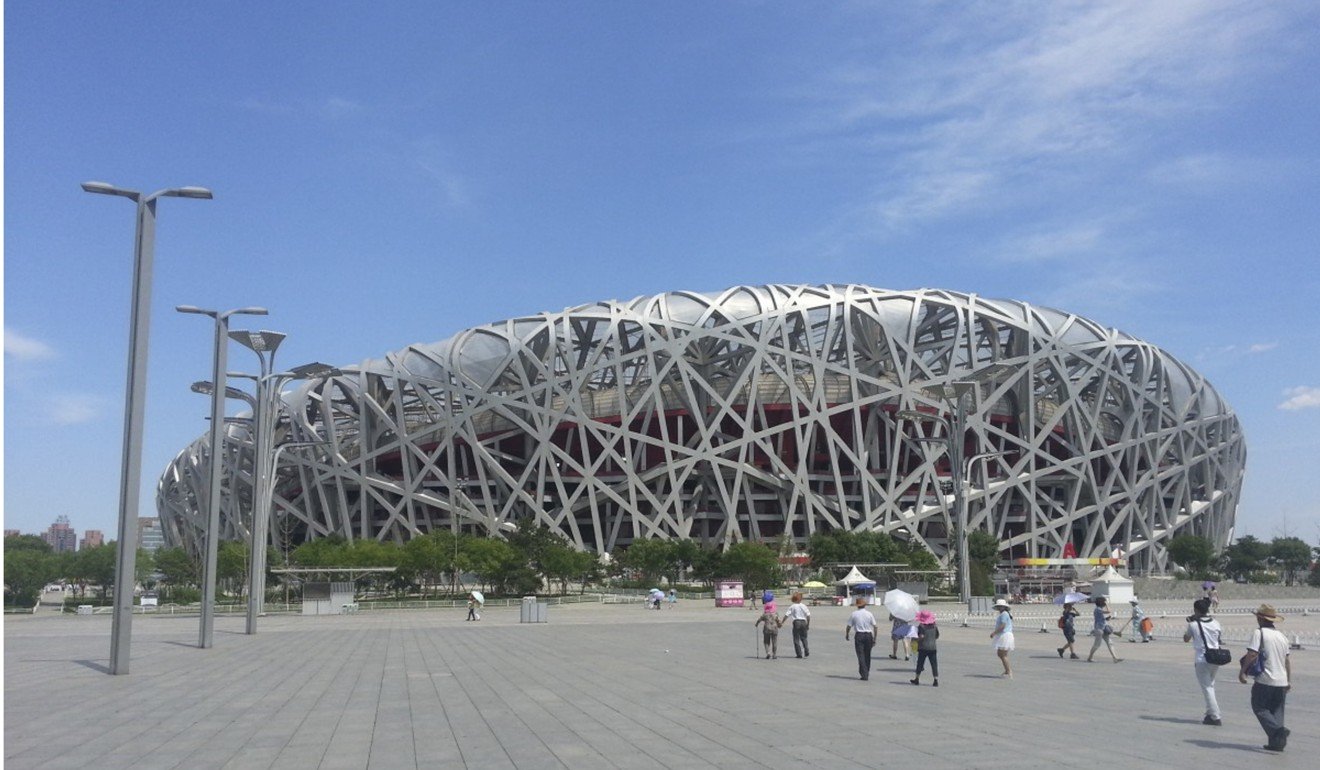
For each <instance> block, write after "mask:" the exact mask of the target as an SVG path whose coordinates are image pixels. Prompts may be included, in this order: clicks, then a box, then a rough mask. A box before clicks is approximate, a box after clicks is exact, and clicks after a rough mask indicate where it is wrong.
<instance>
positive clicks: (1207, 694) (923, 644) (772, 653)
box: [756, 591, 1292, 752]
mask: <svg viewBox="0 0 1320 770" xmlns="http://www.w3.org/2000/svg"><path fill="white" fill-rule="evenodd" d="M1207 593H1208V592H1207ZM762 600H763V605H764V610H763V612H762V613H761V615H760V617H758V618H757V620H756V624H757V625H760V626H762V627H763V628H762V642H763V644H764V646H765V656H766V658H767V659H771V658H777V657H778V637H779V628H780V627H781V626H783V625H784V623H786V622H789V621H791V622H792V624H793V650H794V652H795V653H796V654H797V657H799V658H804V657H809V656H810V655H811V653H810V651H809V649H808V647H807V630H808V629H809V628H810V626H811V610H810V609H808V608H807V606H806V605H804V604H803V603H802V593H801V592H797V593H794V594H793V596H792V604H790V605H789V607H788V610H787V611H786V612H785V613H784V615H783V617H779V616H777V615H776V613H775V603H774V597H773V595H771V594H770V592H769V591H767V592H766V594H765V596H763V597H762ZM1093 604H1094V605H1095V607H1094V609H1093V611H1092V624H1091V635H1092V637H1094V641H1093V642H1092V643H1091V652H1090V654H1089V655H1088V656H1087V658H1086V661H1087V662H1088V663H1090V662H1092V661H1093V659H1094V658H1095V653H1096V652H1097V651H1098V650H1099V649H1100V646H1101V645H1104V646H1105V648H1106V650H1108V652H1109V656H1110V658H1111V659H1112V660H1113V661H1114V662H1115V663H1121V662H1122V660H1123V659H1122V658H1120V657H1118V656H1117V655H1115V654H1114V648H1113V645H1112V644H1111V643H1110V637H1111V636H1114V635H1115V631H1114V630H1113V627H1112V626H1111V625H1110V621H1111V620H1112V618H1113V613H1112V611H1111V610H1110V609H1109V606H1108V604H1109V603H1108V600H1107V599H1106V598H1105V597H1103V596H1101V597H1096V598H1095V599H1094V600H1093ZM866 605H867V600H866V598H865V597H858V598H857V600H856V609H854V610H853V612H852V614H851V615H849V616H848V623H847V625H845V626H844V629H843V638H844V641H851V642H852V643H853V651H854V652H855V653H856V655H857V674H858V677H859V678H860V679H861V680H862V681H867V680H868V679H870V678H871V653H872V651H873V650H874V648H875V637H876V619H875V616H874V615H872V614H871V612H870V611H869V610H867V608H866ZM1132 606H1133V608H1134V611H1133V620H1134V621H1136V623H1134V626H1135V628H1136V629H1137V631H1136V633H1138V634H1140V635H1141V636H1142V637H1143V641H1149V639H1148V638H1146V637H1148V636H1149V635H1150V634H1151V628H1150V627H1149V625H1147V626H1146V627H1145V628H1142V626H1141V621H1142V620H1147V621H1149V618H1146V616H1145V614H1144V613H1141V614H1138V613H1140V603H1139V602H1138V601H1137V600H1136V599H1134V600H1133V601H1132ZM1212 606H1213V601H1212V599H1211V598H1210V597H1209V596H1204V597H1202V598H1200V599H1197V600H1196V602H1194V603H1193V605H1192V614H1191V615H1189V616H1188V617H1187V629H1186V632H1185V633H1184V634H1183V641H1184V642H1191V643H1192V646H1193V650H1194V657H1193V663H1194V666H1195V670H1196V680H1197V683H1198V684H1199V685H1200V687H1201V693H1202V695H1203V696H1204V698H1205V717H1204V718H1203V719H1202V724H1206V725H1212V726H1216V727H1218V726H1220V725H1222V724H1223V716H1222V714H1221V713H1220V710H1219V702H1218V700H1217V699H1216V696H1215V676H1216V674H1217V672H1218V669H1219V666H1222V665H1225V664H1227V663H1229V662H1231V657H1230V656H1229V654H1228V652H1227V650H1224V649H1223V647H1222V644H1221V640H1222V635H1223V629H1222V628H1221V627H1220V625H1219V621H1217V620H1215V619H1214V618H1213V617H1212V616H1211V614H1210V611H1211V607H1212ZM993 607H994V609H995V611H996V612H997V613H998V614H997V615H996V616H995V627H994V631H992V632H991V633H990V639H991V642H992V645H993V647H994V650H995V653H996V655H997V656H998V658H999V661H1000V663H1001V665H1002V666H1003V674H1002V676H1003V677H1004V678H1006V679H1011V678H1012V677H1013V668H1012V666H1011V664H1010V663H1009V653H1011V652H1012V651H1013V648H1014V647H1015V640H1014V637H1013V612H1012V607H1011V606H1010V605H1009V603H1008V601H1007V600H1006V599H997V600H996V601H995V603H994V605H993ZM1080 614H1081V613H1080V612H1078V611H1077V609H1076V608H1075V606H1074V603H1072V602H1069V603H1066V604H1064V605H1063V615H1062V616H1061V617H1060V618H1059V627H1060V628H1061V629H1062V630H1063V636H1064V640H1065V643H1064V645H1063V646H1062V647H1059V648H1056V650H1055V651H1056V652H1057V653H1058V654H1059V657H1060V658H1062V657H1063V655H1064V653H1065V652H1067V653H1068V655H1069V657H1070V658H1071V659H1072V660H1077V659H1078V657H1079V656H1078V655H1077V651H1076V649H1074V647H1073V644H1074V642H1075V641H1076V637H1077V630H1076V625H1075V619H1076V618H1077V617H1079V616H1080ZM1254 615H1255V618H1256V623H1257V626H1258V628H1257V629H1256V630H1255V631H1254V632H1253V633H1252V636H1251V640H1250V641H1249V642H1248V643H1247V652H1246V654H1245V655H1243V656H1242V658H1241V660H1240V661H1239V671H1238V681H1239V682H1242V683H1243V684H1247V683H1248V681H1250V682H1251V683H1252V688H1251V710H1252V713H1254V714H1255V716H1256V719H1257V721H1258V722H1260V726H1261V728H1262V729H1264V730H1265V736H1266V738H1267V739H1268V742H1267V743H1266V744H1265V745H1264V746H1263V747H1262V748H1264V749H1266V750H1268V751H1275V752H1281V751H1283V750H1284V748H1285V747H1286V746H1287V745H1288V736H1289V734H1290V731H1289V730H1288V728H1287V727H1285V726H1284V721H1283V719H1284V702H1285V701H1286V699H1287V694H1288V692H1289V691H1290V689H1291V676H1292V665H1291V662H1290V660H1289V657H1288V650H1289V646H1288V639H1287V637H1285V636H1284V635H1283V633H1282V632H1280V631H1279V630H1278V629H1277V628H1275V625H1276V624H1278V623H1280V622H1282V621H1283V616H1282V615H1280V614H1279V613H1278V612H1277V611H1276V610H1275V609H1274V608H1273V607H1272V606H1270V605H1268V604H1262V605H1261V606H1260V607H1259V608H1258V609H1257V610H1256V611H1255V613H1254ZM891 620H892V621H893V625H892V628H891V629H890V638H891V641H892V642H893V646H892V648H891V652H890V655H889V657H890V658H891V659H894V660H897V659H898V650H899V645H900V643H901V644H902V649H903V659H904V660H908V644H909V639H915V640H916V653H917V666H916V675H915V676H914V677H913V678H912V679H911V680H909V681H910V682H911V683H912V684H914V685H920V684H921V675H922V673H923V672H924V671H925V668H926V664H927V663H929V664H930V670H931V675H932V677H933V680H932V682H931V685H932V686H934V687H939V686H940V679H939V677H940V670H939V658H938V653H937V648H938V645H937V640H938V639H939V638H940V630H939V627H938V625H937V624H936V619H935V614H934V613H933V612H930V611H929V610H919V611H918V612H917V613H916V616H915V617H914V618H913V619H912V620H911V621H906V620H902V619H900V618H897V617H894V618H892V619H891Z"/></svg>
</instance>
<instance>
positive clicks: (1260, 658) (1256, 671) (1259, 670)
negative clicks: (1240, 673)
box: [1242, 628, 1266, 677]
mask: <svg viewBox="0 0 1320 770" xmlns="http://www.w3.org/2000/svg"><path fill="white" fill-rule="evenodd" d="M1265 631H1266V629H1264V628H1262V629H1261V630H1260V647H1261V649H1260V651H1259V652H1257V653H1256V659H1255V660H1253V661H1251V665H1250V666H1247V670H1246V671H1245V672H1244V673H1245V674H1246V675H1247V676H1250V677H1257V676H1260V675H1261V674H1263V673H1265ZM1248 652H1250V650H1248ZM1246 657H1247V656H1246V655H1243V656H1242V658H1243V660H1245V659H1246Z"/></svg>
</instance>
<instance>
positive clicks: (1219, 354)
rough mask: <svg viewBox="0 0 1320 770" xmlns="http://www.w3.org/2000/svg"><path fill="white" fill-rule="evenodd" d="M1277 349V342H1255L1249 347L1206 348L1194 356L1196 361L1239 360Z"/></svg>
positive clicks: (1231, 345) (1235, 345) (1233, 345)
mask: <svg viewBox="0 0 1320 770" xmlns="http://www.w3.org/2000/svg"><path fill="white" fill-rule="evenodd" d="M1277 347H1279V343H1277V342H1255V343H1252V344H1250V345H1238V344H1229V345H1220V346H1218V347H1213V348H1206V349H1205V350H1202V351H1201V352H1200V353H1197V354H1196V359H1197V360H1198V361H1215V360H1222V359H1233V358H1240V357H1242V356H1254V355H1258V354H1260V353H1268V352H1269V351H1271V350H1274V349H1275V348H1277Z"/></svg>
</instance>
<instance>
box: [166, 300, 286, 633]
mask: <svg viewBox="0 0 1320 770" xmlns="http://www.w3.org/2000/svg"><path fill="white" fill-rule="evenodd" d="M174 309H175V310H177V311H179V312H180V313H193V314H195V315H204V316H210V317H211V319H212V320H214V321H215V346H214V350H213V351H212V355H211V382H212V383H213V386H212V388H211V447H210V453H211V463H210V467H209V468H208V469H207V470H208V472H209V474H210V476H209V479H208V480H209V482H210V483H209V489H210V492H209V494H208V495H207V501H206V507H207V512H206V559H205V560H204V561H203V564H202V621H201V624H200V627H199V629H198V632H197V646H198V647H201V648H202V649H206V648H208V647H210V646H211V642H212V637H213V631H214V628H215V578H216V575H215V572H216V560H217V557H218V554H219V548H220V479H221V476H222V473H223V470H224V469H223V468H222V467H221V466H222V461H223V458H224V440H225V429H224V428H225V422H224V421H225V398H224V394H225V393H226V391H227V390H228V384H227V383H226V382H225V359H226V358H227V356H228V353H229V338H228V337H229V317H230V316H232V315H266V314H267V312H269V311H267V310H266V308H264V307H241V308H236V309H234V310H224V311H220V310H206V309H203V308H200V307H196V306H194V305H179V306H178V307H176V308H174Z"/></svg>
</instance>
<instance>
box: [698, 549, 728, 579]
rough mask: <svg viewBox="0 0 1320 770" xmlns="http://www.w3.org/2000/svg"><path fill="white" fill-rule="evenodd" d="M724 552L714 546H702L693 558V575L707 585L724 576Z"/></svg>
mask: <svg viewBox="0 0 1320 770" xmlns="http://www.w3.org/2000/svg"><path fill="white" fill-rule="evenodd" d="M724 574H725V572H724V554H722V553H720V552H719V551H718V550H716V549H714V548H702V549H700V550H699V551H697V554H696V556H694V557H693V559H692V575H693V577H695V578H697V579H698V580H700V581H701V582H702V583H704V584H706V585H707V586H709V585H711V584H712V583H714V582H715V580H717V579H718V578H721V577H723V576H724Z"/></svg>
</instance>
